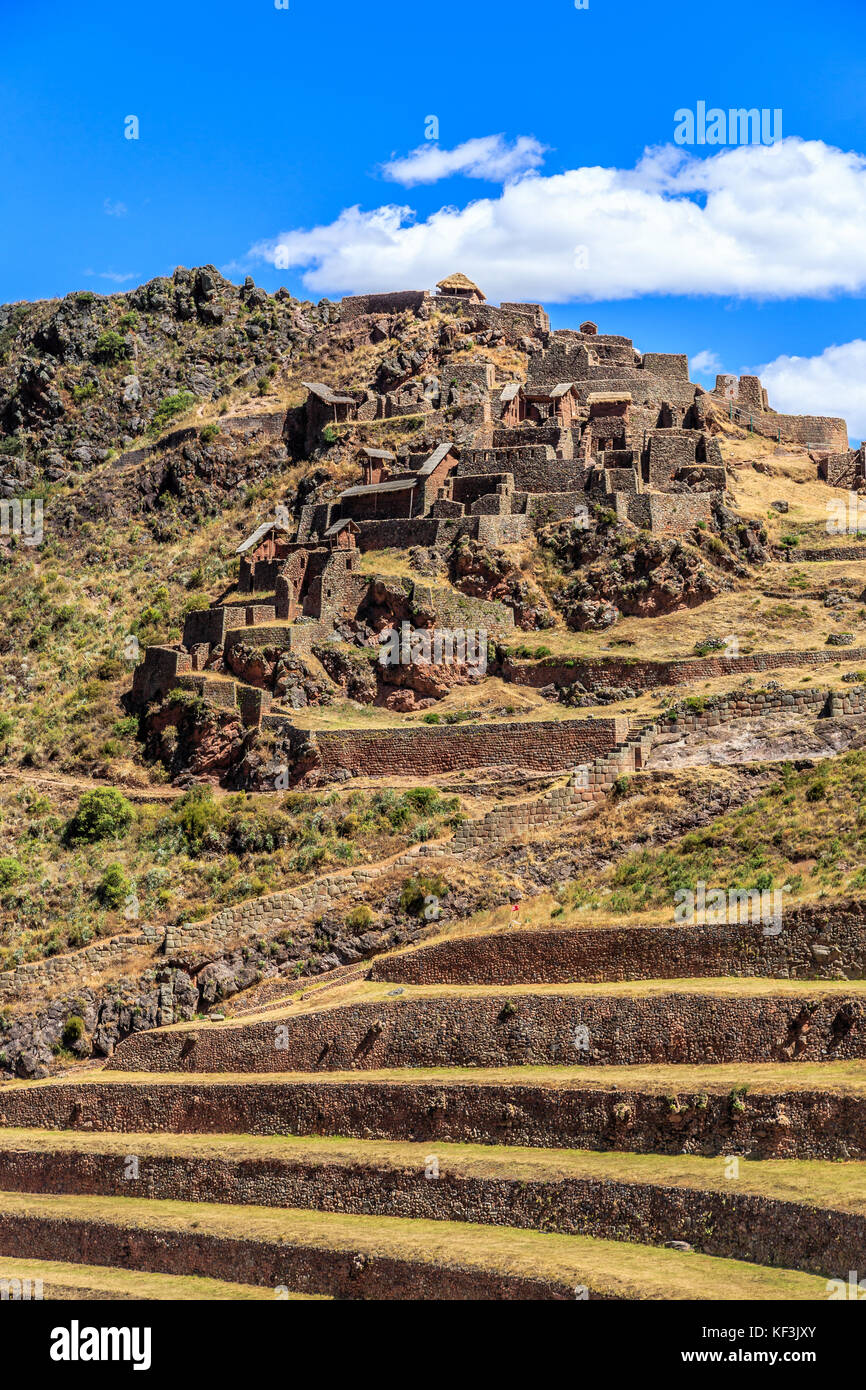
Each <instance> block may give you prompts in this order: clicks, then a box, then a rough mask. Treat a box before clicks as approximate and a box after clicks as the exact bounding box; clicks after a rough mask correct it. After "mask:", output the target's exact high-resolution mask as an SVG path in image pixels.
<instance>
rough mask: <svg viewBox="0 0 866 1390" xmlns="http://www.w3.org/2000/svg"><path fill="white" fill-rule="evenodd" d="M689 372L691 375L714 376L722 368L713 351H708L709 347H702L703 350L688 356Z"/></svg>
mask: <svg viewBox="0 0 866 1390" xmlns="http://www.w3.org/2000/svg"><path fill="white" fill-rule="evenodd" d="M689 369H690V372H689V374H690V375H691V376H716V375H717V373H719V372H721V371H723V370H724V368H723V367H722V364H721V362H720V361H719V358H718V356H717V354H716V353H715V352H710V350H709V348H704V350H703V352H696V353H695V355H694V357H691V358H689Z"/></svg>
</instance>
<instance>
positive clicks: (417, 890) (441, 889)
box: [400, 874, 448, 917]
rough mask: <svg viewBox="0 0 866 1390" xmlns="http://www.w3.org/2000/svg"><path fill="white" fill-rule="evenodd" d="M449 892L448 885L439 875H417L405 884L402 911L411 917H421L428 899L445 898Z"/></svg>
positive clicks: (401, 896) (401, 904) (401, 901)
mask: <svg viewBox="0 0 866 1390" xmlns="http://www.w3.org/2000/svg"><path fill="white" fill-rule="evenodd" d="M447 892H448V884H447V883H446V882H445V880H444V878H440V877H439V875H438V874H435V875H431V874H416V875H415V876H414V877H413V878H409V879H407V880H406V882H405V883H404V884H403V891H402V892H401V894H400V909H401V911H402V912H405V913H408V915H409V916H410V917H420V916H421V914H422V912H423V911H424V908H425V906H426V900H427V898H428V897H431V898H444V897H445V895H446V893H447Z"/></svg>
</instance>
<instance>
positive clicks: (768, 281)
mask: <svg viewBox="0 0 866 1390" xmlns="http://www.w3.org/2000/svg"><path fill="white" fill-rule="evenodd" d="M494 138H496V137H494ZM441 153H442V152H436V151H430V152H428V154H429V155H430V156H433V157H435V156H436V155H437V154H440V155H441ZM452 153H454V152H452ZM412 158H413V157H412V156H410V160H411V159H412ZM419 158H420V156H419ZM416 172H418V170H417V169H416ZM509 177H510V176H509ZM864 222H866V159H864V157H863V156H861V155H859V154H856V153H851V152H848V153H846V152H845V151H842V150H839V149H835V148H833V147H832V146H829V145H825V144H824V143H823V142H821V141H815V140H813V141H803V140H799V139H787V140H783V141H780V142H779V143H778V144H775V145H771V146H761V145H748V146H741V147H738V148H730V149H724V150H721V151H720V152H719V153H718V154H715V155H713V156H711V157H709V158H705V159H697V158H695V157H693V156H691V155H689V154H687V153H686V152H685V151H684V150H682V149H679V148H674V147H669V146H666V147H664V148H662V149H654V150H648V151H646V152H645V154H644V156H643V158H642V159H641V160H640V161H639V163H638V165H637V166H636V168H634V169H628V170H620V169H615V168H601V167H585V168H580V169H571V170H567V171H566V172H564V173H561V174H553V175H549V176H548V175H541V174H538V173H526V174H524V175H523V176H522V177H517V178H513V179H511V181H509V182H506V184H505V186H504V187H503V189H502V191H501V193H500V195H499V196H498V197H494V198H481V199H477V200H474V201H471V202H469V203H467V204H466V205H465V206H464V207H442V208H440V209H439V210H438V211H436V212H434V213H432V214H431V215H430V216H429V217H427V218H426V219H424V220H420V221H419V220H418V219H417V218H416V216H415V214H414V212H413V211H412V209H411V208H409V207H406V206H401V205H398V204H386V205H384V206H382V207H378V208H374V209H372V210H371V211H363V210H362V209H361V208H360V207H351V208H346V209H344V210H343V211H342V212H341V213H340V214H339V216H338V217H337V218H336V219H335V220H334V221H333V222H331V223H329V224H327V225H324V226H319V227H313V228H310V229H307V230H292V231H288V232H284V233H282V234H280V235H279V236H277V237H275V238H274V239H273V240H270V241H263V242H259V243H258V244H257V245H256V246H254V247H253V248H252V252H251V254H252V255H254V256H257V257H259V258H261V259H263V260H265V261H269V262H270V263H271V264H273V265H275V266H277V267H278V268H280V269H289V268H291V269H295V270H298V271H299V272H301V275H302V278H303V281H304V284H305V285H306V286H307V288H308V290H310V291H311V292H313V293H319V294H351V293H358V292H362V291H373V290H386V289H399V288H407V289H408V288H416V289H421V288H424V287H425V286H426V287H429V286H432V285H433V284H435V282H436V281H437V280H439V279H440V278H441V276H442V275H444V274H447V273H448V272H450V271H453V270H462V271H464V272H465V273H466V274H467V275H469V276H471V277H472V279H474V280H476V281H477V282H478V283H479V284H480V285H481V286H482V288H483V289H484V290H485V292H486V293H487V294H488V295H489V296H490V297H491V298H492V299H536V300H542V301H546V302H554V303H567V302H569V301H571V300H574V299H578V300H581V301H582V302H584V303H585V302H588V301H591V300H596V299H623V298H630V297H632V296H638V295H646V294H711V295H726V296H730V295H735V296H748V297H752V298H758V299H774V298H787V297H790V296H798V295H808V296H813V297H820V296H826V295H830V294H835V293H844V292H847V293H856V292H858V291H860V290H861V289H863V288H864V287H866V237H864V236H863V230H862V229H863V226H864ZM576 246H585V247H586V248H587V254H586V257H585V264H584V265H583V266H582V265H581V264H580V263H577V264H576V260H577V261H578V262H579V261H580V259H581V258H576V257H575V247H576Z"/></svg>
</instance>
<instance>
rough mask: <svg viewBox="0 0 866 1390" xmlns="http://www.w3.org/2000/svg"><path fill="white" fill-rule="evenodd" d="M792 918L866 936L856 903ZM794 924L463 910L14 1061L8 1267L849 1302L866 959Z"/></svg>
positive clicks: (859, 1248) (188, 1279) (415, 1287)
mask: <svg viewBox="0 0 866 1390" xmlns="http://www.w3.org/2000/svg"><path fill="white" fill-rule="evenodd" d="M643 736H644V737H645V736H646V735H643ZM633 746H636V745H633ZM791 931H792V933H793V935H794V936H795V937H796V949H797V950H800V949H801V948H802V949H803V950H807V948H808V946H809V944H810V943H814V941H815V940H818V939H820V941H821V942H822V944H823V945H824V946H825V947H826V948H828V949H830V950H832V949H833V948H834V947H837V948H838V949H839V950H840V951H841V952H842V953H843V954H845V955H851V954H852V953H856V954H857V955H858V956H861V957H862V956H863V955H864V952H866V926H864V925H863V921H862V917H861V916H860V915H859V914H858V913H856V912H854V911H849V912H847V913H843V914H840V915H839V916H838V918H837V917H836V916H835V915H834V914H833V912H832V910H829V911H828V910H827V909H826V908H825V909H824V912H823V916H821V915H820V914H814V913H813V914H812V915H810V914H809V913H805V912H804V913H800V915H799V916H796V917H795V919H794V921H793V922H792V924H791ZM654 933H655V935H653V934H654ZM782 936H784V932H783V933H782ZM678 938H679V940H678ZM781 950H782V947H781V946H780V938H779V937H775V936H766V935H764V934H763V932H762V931H761V930H760V927H755V928H748V927H744V928H739V927H738V928H734V929H722V928H719V929H712V928H706V929H703V928H688V927H678V928H630V927H628V926H622V927H617V928H613V927H611V928H592V927H568V926H565V927H562V926H560V927H556V926H553V925H551V926H550V927H547V928H544V929H533V930H531V931H530V930H519V929H517V930H512V931H510V932H506V933H498V934H494V935H479V936H476V937H470V936H467V935H452V936H450V937H444V938H442V939H440V940H437V941H431V942H426V943H422V944H420V945H418V946H416V947H414V948H411V949H409V950H408V951H403V952H400V953H393V954H391V955H389V956H384V957H381V958H379V959H378V960H377V962H376V963H375V965H374V966H373V968H372V969H371V970H368V971H367V972H366V978H364V977H362V976H360V975H359V972H358V971H353V972H351V973H350V974H347V975H345V976H344V977H342V978H341V979H340V980H337V981H334V982H331V987H330V988H313V989H310V990H308V991H307V992H306V993H305V994H303V995H302V994H299V993H296V994H290V993H287V994H286V995H285V996H284V997H283V999H282V1000H281V1001H280V1000H276V1001H273V1002H272V1004H271V1006H270V1007H269V1008H267V1009H264V1010H261V1011H260V1012H259V1013H250V1014H241V1015H239V1016H238V1017H236V1018H234V1019H231V1020H228V1021H225V1022H205V1021H202V1022H201V1023H198V1024H187V1025H175V1026H172V1027H169V1028H162V1029H158V1030H156V1031H154V1032H149V1033H139V1034H135V1035H133V1036H132V1037H130V1038H128V1039H127V1040H126V1041H125V1042H123V1043H122V1044H121V1045H120V1047H119V1048H118V1050H117V1052H116V1053H115V1055H114V1057H113V1058H112V1059H110V1061H109V1062H108V1064H107V1065H106V1066H105V1067H104V1068H103V1069H101V1070H95V1069H93V1070H89V1071H85V1072H80V1073H78V1074H76V1075H66V1076H62V1077H59V1078H56V1079H54V1080H50V1081H45V1082H14V1083H8V1084H6V1085H4V1086H3V1087H0V1277H10V1278H19V1279H26V1278H31V1279H34V1278H42V1279H43V1280H44V1282H45V1287H46V1289H47V1290H48V1296H49V1297H68V1296H72V1295H71V1294H70V1293H69V1291H70V1290H86V1289H91V1290H94V1296H97V1297H107V1296H122V1297H138V1298H144V1299H148V1298H159V1297H168V1296H176V1297H180V1298H182V1297H204V1298H211V1297H212V1298H215V1299H224V1298H239V1299H240V1298H251V1297H256V1296H271V1297H284V1296H286V1293H287V1291H291V1293H293V1294H296V1295H297V1296H301V1297H310V1296H318V1297H331V1298H350V1299H365V1298H367V1299H369V1298H384V1299H391V1300H416V1299H426V1298H437V1299H438V1298H445V1299H494V1300H498V1299H539V1298H543V1299H557V1300H565V1299H568V1300H572V1299H575V1298H579V1299H580V1298H587V1297H588V1298H597V1297H598V1298H606V1299H611V1298H612V1299H619V1300H634V1299H649V1300H717V1299H730V1298H748V1299H750V1300H771V1301H775V1300H779V1301H787V1300H790V1299H794V1300H820V1299H823V1298H826V1297H827V1296H828V1288H827V1281H828V1280H830V1279H847V1277H848V1271H849V1270H850V1269H859V1268H862V1267H863V1262H864V1257H866V1069H864V1067H863V1059H864V1058H866V1023H864V1015H866V1010H864V1007H863V1005H864V1003H866V983H864V982H863V981H861V980H850V979H830V980H809V979H799V978H792V977H791V974H790V971H789V972H788V974H787V977H784V978H779V976H780V975H782V974H783V967H782V964H781V957H780V951H781ZM702 961H703V962H705V968H704V970H703V971H702V970H701V969H700V968H699V967H700V965H701V962H702ZM669 964H670V967H671V968H670V972H669V970H668V966H669ZM726 966H727V967H728V968H726ZM712 971H715V972H717V973H716V974H713V973H711V972H712ZM734 971H736V973H734ZM687 972H692V973H691V974H689V973H687ZM612 975H615V977H616V978H615V982H614V983H610V982H608V981H610V978H611V976H612ZM671 975H675V976H676V978H671ZM113 1281H117V1282H113ZM160 1281H169V1282H168V1283H166V1282H162V1283H161V1282H160ZM169 1287H176V1288H177V1293H176V1294H174V1295H170V1294H169V1293H167V1292H166V1290H167V1289H168V1288H169ZM112 1289H114V1290H115V1292H113V1293H112V1292H110V1290H112ZM193 1289H197V1290H199V1291H198V1292H197V1293H193V1292H192V1290H193ZM106 1290H109V1292H106ZM185 1290H186V1291H187V1292H185Z"/></svg>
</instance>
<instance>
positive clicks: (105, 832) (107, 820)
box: [65, 787, 132, 844]
mask: <svg viewBox="0 0 866 1390" xmlns="http://www.w3.org/2000/svg"><path fill="white" fill-rule="evenodd" d="M131 820H132V807H131V806H130V804H129V802H128V801H127V800H126V797H125V796H121V794H120V792H118V791H115V790H114V788H113V787H99V788H97V789H96V790H95V791H92V792H85V793H84V795H83V796H82V798H81V800H80V801H79V803H78V810H77V811H76V812H75V815H74V816H73V817H72V819H71V820H70V821H69V822H68V823H67V826H66V830H65V837H66V839H67V840H68V842H69V843H70V844H93V843H94V842H95V841H96V840H108V839H111V838H112V837H113V836H115V835H120V834H122V833H123V831H125V830H126V829H127V828H128V826H129V824H130V821H131Z"/></svg>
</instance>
